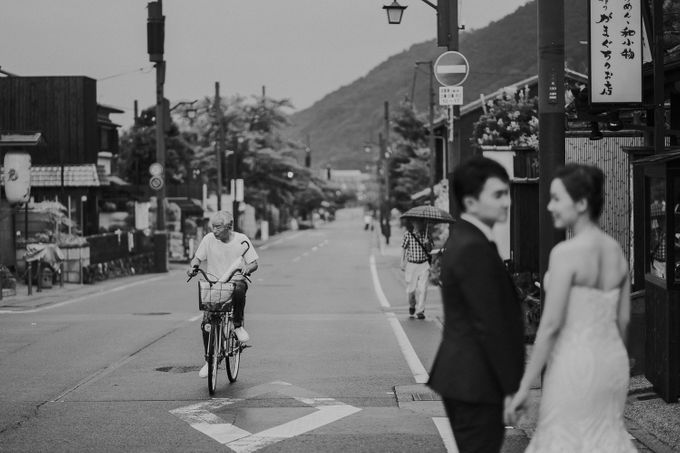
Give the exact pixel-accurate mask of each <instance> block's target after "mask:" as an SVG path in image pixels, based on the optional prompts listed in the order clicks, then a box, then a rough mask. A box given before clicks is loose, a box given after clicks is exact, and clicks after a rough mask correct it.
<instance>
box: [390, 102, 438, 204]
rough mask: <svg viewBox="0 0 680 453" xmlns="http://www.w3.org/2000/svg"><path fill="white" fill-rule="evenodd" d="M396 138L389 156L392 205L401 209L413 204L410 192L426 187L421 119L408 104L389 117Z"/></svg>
mask: <svg viewBox="0 0 680 453" xmlns="http://www.w3.org/2000/svg"><path fill="white" fill-rule="evenodd" d="M392 122H393V124H394V126H393V129H394V131H395V132H396V133H397V134H398V140H397V141H396V143H395V145H394V146H393V150H392V154H391V156H390V159H389V172H390V198H391V200H392V207H394V208H397V209H398V210H399V211H401V212H404V211H406V210H408V209H410V208H411V207H413V201H412V200H411V195H413V194H414V193H416V192H419V191H421V190H423V189H425V188H427V187H428V184H429V180H430V179H429V178H430V170H429V168H430V165H429V162H430V156H431V154H430V150H429V148H428V147H427V139H428V130H427V128H426V127H425V122H424V121H423V120H422V119H421V118H420V117H419V116H418V115H417V114H416V112H415V111H414V109H413V107H412V105H411V104H409V103H402V104H401V105H400V106H399V107H398V109H397V111H396V114H395V116H394V118H393V120H392Z"/></svg>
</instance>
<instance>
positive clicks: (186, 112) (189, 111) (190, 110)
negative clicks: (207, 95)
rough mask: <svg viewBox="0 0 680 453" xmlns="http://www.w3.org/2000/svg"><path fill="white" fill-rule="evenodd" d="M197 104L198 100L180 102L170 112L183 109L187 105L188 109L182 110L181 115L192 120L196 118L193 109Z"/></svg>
mask: <svg viewBox="0 0 680 453" xmlns="http://www.w3.org/2000/svg"><path fill="white" fill-rule="evenodd" d="M197 102H198V99H195V100H193V101H180V102H178V103H177V104H175V106H174V107H172V108H171V109H170V111H171V112H172V111H173V110H175V109H176V108H178V107H183V106H185V105H188V106H189V107H187V108H184V109H182V114H183V115H184V116H185V117H187V118H189V120H194V119H195V118H196V107H194V104H195V103H197Z"/></svg>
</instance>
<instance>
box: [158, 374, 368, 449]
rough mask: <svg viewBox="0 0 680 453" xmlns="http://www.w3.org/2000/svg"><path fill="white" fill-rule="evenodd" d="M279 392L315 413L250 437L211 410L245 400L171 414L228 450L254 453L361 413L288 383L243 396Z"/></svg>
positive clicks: (254, 389)
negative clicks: (311, 394) (310, 408)
mask: <svg viewBox="0 0 680 453" xmlns="http://www.w3.org/2000/svg"><path fill="white" fill-rule="evenodd" d="M272 391H274V392H277V393H281V394H283V395H287V396H290V397H292V398H295V399H296V400H298V401H300V402H301V403H303V404H307V405H308V406H311V407H314V408H315V409H317V410H316V412H314V413H312V414H307V415H305V416H302V417H300V418H297V419H294V420H290V421H288V422H285V423H283V424H281V425H278V426H275V427H273V428H269V429H266V430H264V431H260V432H259V433H250V432H248V431H246V430H244V429H241V428H239V427H238V426H235V425H234V424H233V423H225V422H224V420H222V419H221V418H220V417H219V416H217V415H215V414H214V413H213V412H211V411H212V410H217V409H220V408H222V407H225V406H228V405H230V404H233V403H235V402H237V401H243V399H244V398H240V399H234V398H223V399H214V400H211V401H207V402H203V403H198V404H192V405H190V406H185V407H180V408H177V409H173V410H171V411H170V413H171V414H173V415H175V416H177V417H179V418H180V419H181V420H184V421H185V422H187V423H188V424H189V425H190V426H191V427H192V428H194V429H196V430H198V431H200V432H202V433H203V434H205V435H207V436H209V437H211V438H213V439H214V440H216V441H217V442H219V443H221V444H223V445H225V446H227V447H229V448H230V449H232V450H233V451H235V452H236V453H251V452H255V451H257V450H259V449H261V448H264V447H267V446H269V445H272V444H275V443H276V442H279V441H281V440H285V439H290V438H291V437H295V436H299V435H301V434H304V433H306V432H308V431H311V430H313V429H316V428H319V427H321V426H324V425H327V424H329V423H333V422H335V421H337V420H340V419H341V418H343V417H347V416H348V415H351V414H354V413H356V412H359V411H360V410H361V409H359V408H357V407H354V406H350V405H348V404H345V403H342V402H340V401H337V400H335V399H333V398H327V397H310V396H309V394H310V393H311V392H309V391H308V390H305V389H302V388H300V387H296V386H294V385H292V384H289V383H287V382H280V381H277V382H271V383H269V384H263V385H258V386H255V387H251V388H249V389H246V390H245V391H244V392H243V393H244V394H245V395H247V397H246V399H247V398H255V397H258V396H260V395H263V394H266V393H270V392H272Z"/></svg>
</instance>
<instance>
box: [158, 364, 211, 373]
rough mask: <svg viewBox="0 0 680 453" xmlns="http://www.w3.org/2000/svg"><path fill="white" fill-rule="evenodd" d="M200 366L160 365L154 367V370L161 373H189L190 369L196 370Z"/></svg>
mask: <svg viewBox="0 0 680 453" xmlns="http://www.w3.org/2000/svg"><path fill="white" fill-rule="evenodd" d="M200 369H201V367H200V366H197V365H192V366H162V367H159V368H156V371H161V372H163V373H191V372H192V371H198V370H200Z"/></svg>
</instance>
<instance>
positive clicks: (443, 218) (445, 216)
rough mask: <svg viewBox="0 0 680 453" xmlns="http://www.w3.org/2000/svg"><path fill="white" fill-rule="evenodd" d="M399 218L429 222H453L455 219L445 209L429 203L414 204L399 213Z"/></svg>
mask: <svg viewBox="0 0 680 453" xmlns="http://www.w3.org/2000/svg"><path fill="white" fill-rule="evenodd" d="M401 218H402V219H404V218H407V219H422V220H426V221H428V222H431V223H443V222H447V223H453V222H455V221H456V220H455V219H454V218H453V217H451V214H449V213H448V212H446V211H443V210H441V209H439V208H435V207H434V206H430V205H423V206H416V207H415V208H411V209H409V210H408V211H406V212H405V213H403V214H402V215H401Z"/></svg>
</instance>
